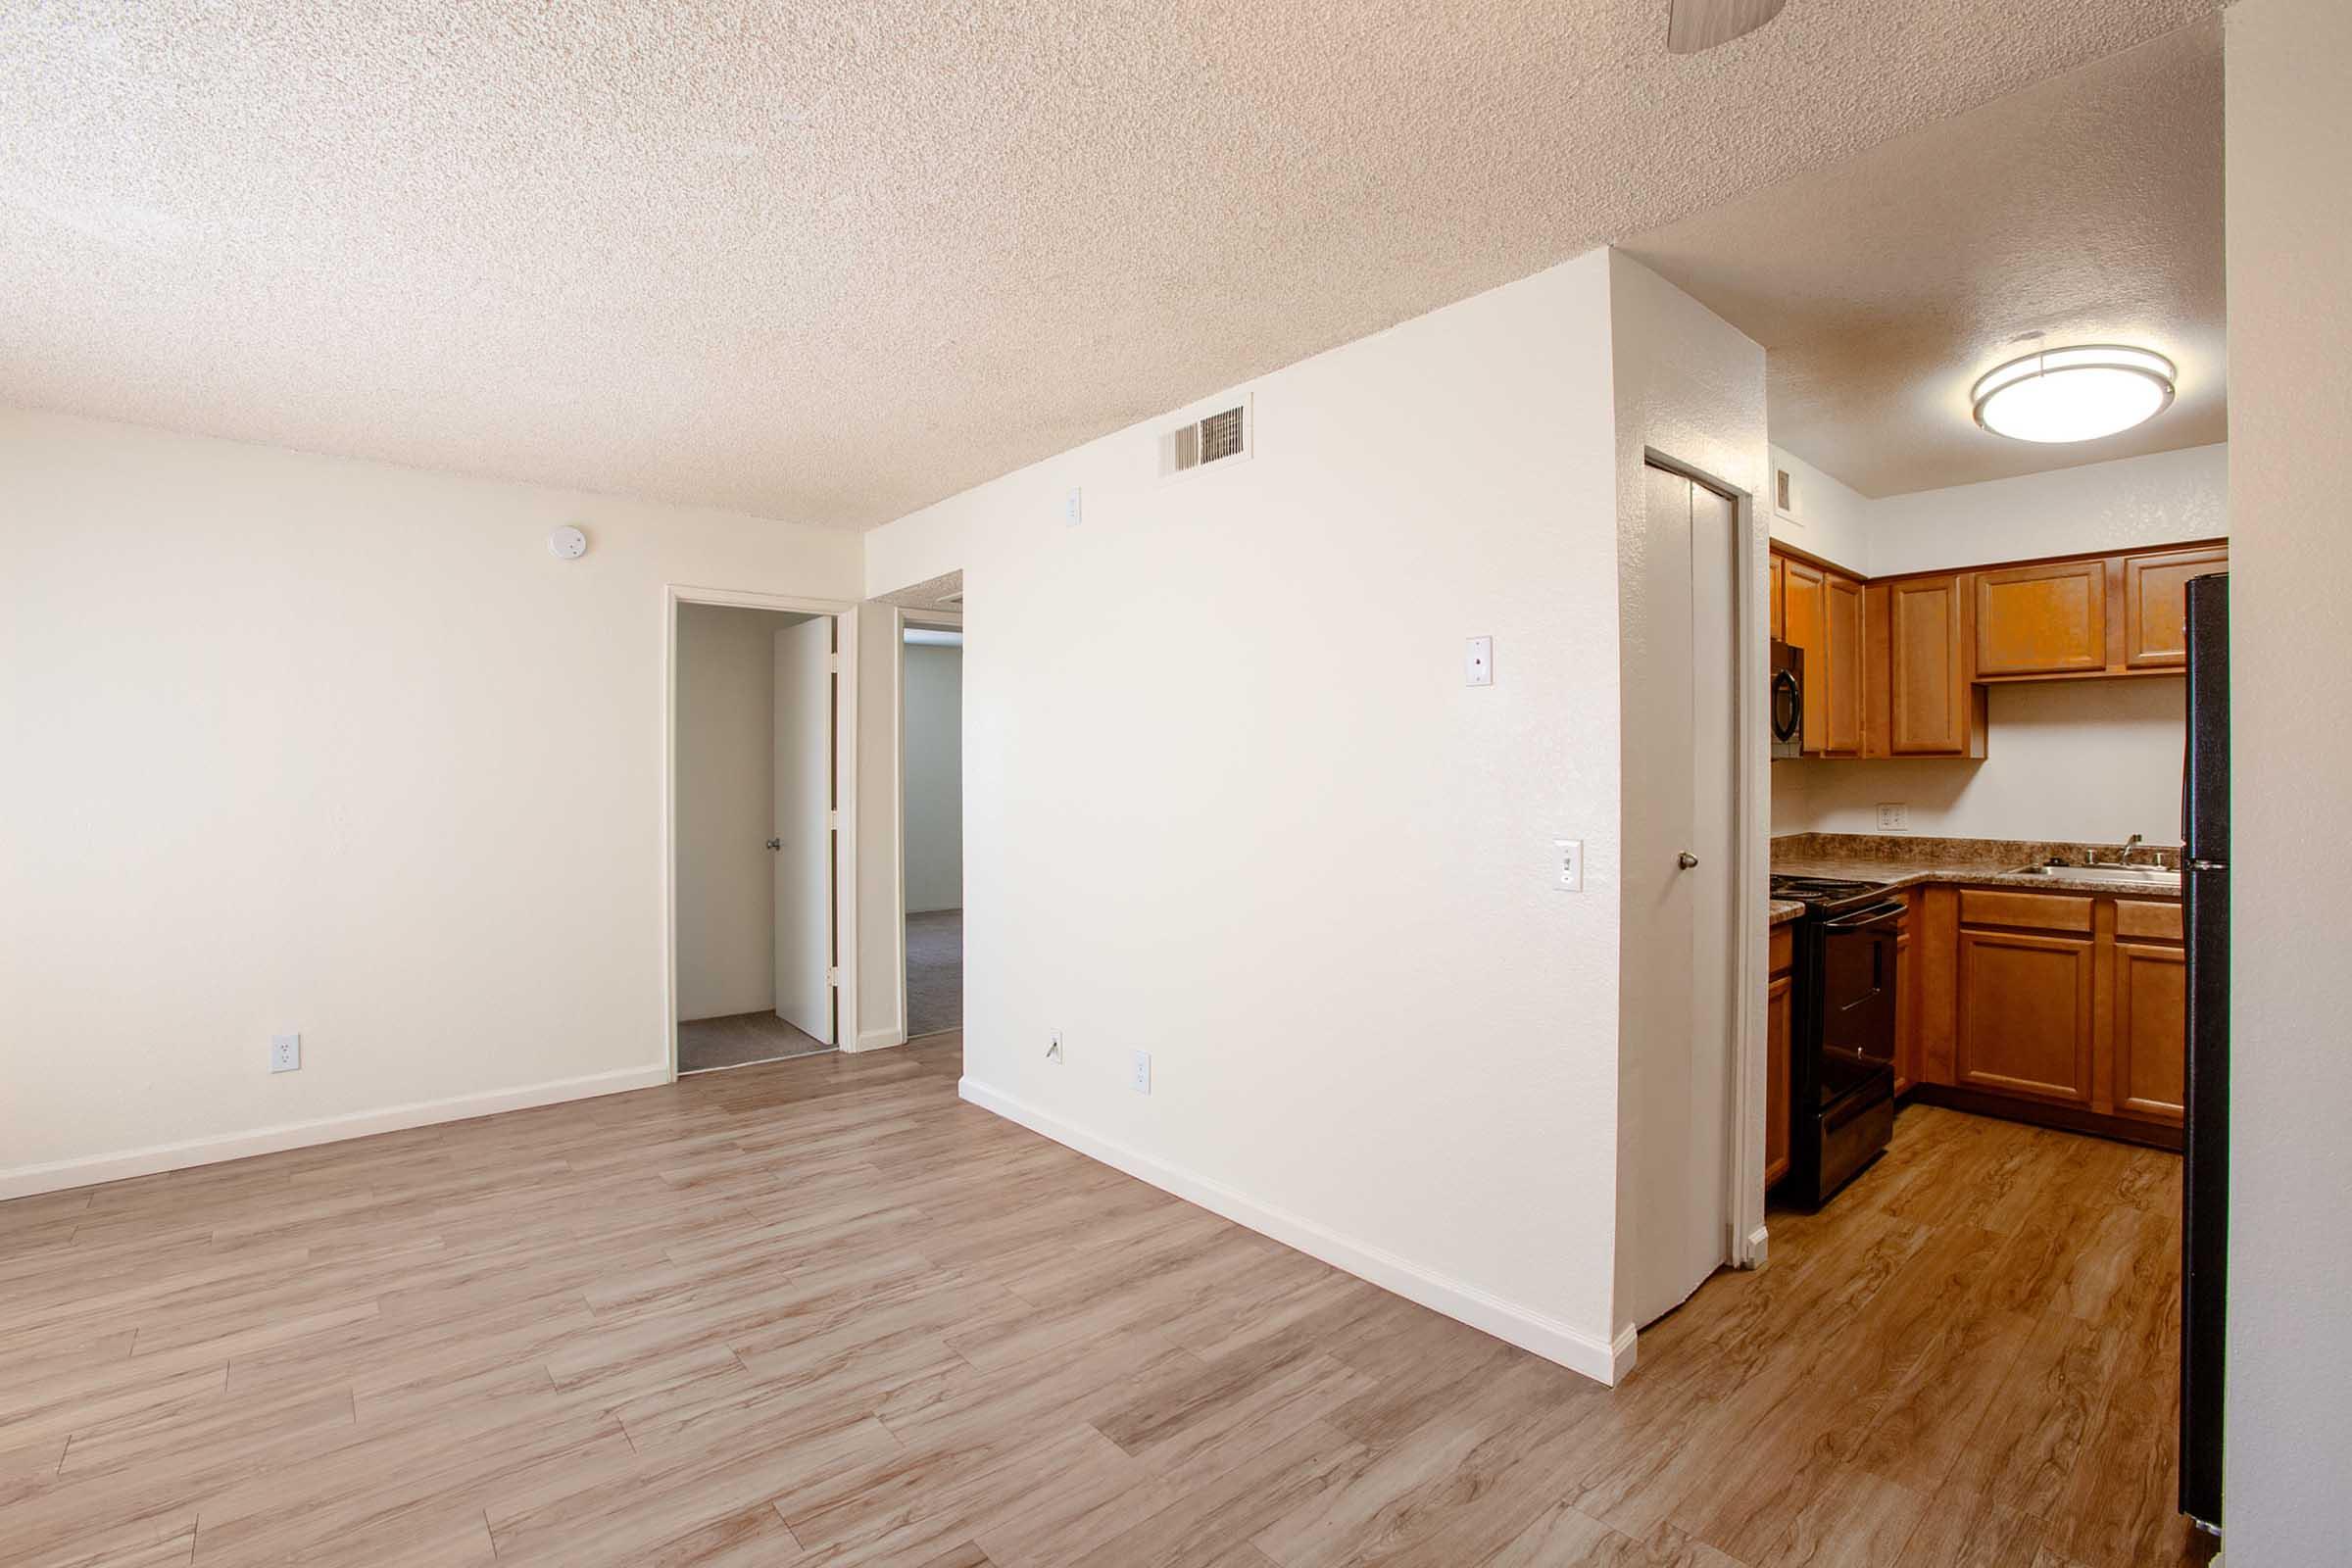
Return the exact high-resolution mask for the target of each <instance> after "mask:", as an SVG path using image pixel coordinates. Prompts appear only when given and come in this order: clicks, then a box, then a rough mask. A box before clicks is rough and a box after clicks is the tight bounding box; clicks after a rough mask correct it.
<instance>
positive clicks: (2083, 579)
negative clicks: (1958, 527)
mask: <svg viewBox="0 0 2352 1568" xmlns="http://www.w3.org/2000/svg"><path fill="white" fill-rule="evenodd" d="M1971 575H1973V576H1974V577H1975V579H1976V584H1977V602H1976V612H1977V647H1976V672H1977V675H1978V678H1980V679H1985V678H1988V677H1999V676H2005V675H2067V674H2089V673H2095V672H2097V671H2099V670H2103V669H2105V668H2106V667H2107V563H2106V562H2104V561H2059V562H2050V563H2045V564H2040V565H2033V566H2008V567H2003V568H2001V569H1999V570H1996V571H1979V572H1974V573H1972V574H1971Z"/></svg>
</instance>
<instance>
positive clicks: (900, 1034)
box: [844, 1027, 907, 1052]
mask: <svg viewBox="0 0 2352 1568" xmlns="http://www.w3.org/2000/svg"><path fill="white" fill-rule="evenodd" d="M906 1043H907V1031H906V1030H904V1029H899V1028H895V1027H894V1028H890V1029H867V1030H863V1031H861V1032H860V1033H859V1034H858V1038H857V1039H856V1040H855V1041H853V1042H852V1043H851V1044H850V1045H849V1046H847V1047H845V1048H844V1049H846V1050H848V1051H851V1052H859V1051H888V1050H889V1049H890V1048H891V1047H892V1046H903V1045H905V1044H906Z"/></svg>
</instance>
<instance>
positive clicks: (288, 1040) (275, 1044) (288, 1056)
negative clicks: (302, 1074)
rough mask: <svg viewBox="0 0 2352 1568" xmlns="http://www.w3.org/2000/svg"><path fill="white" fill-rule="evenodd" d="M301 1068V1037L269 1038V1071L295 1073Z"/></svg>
mask: <svg viewBox="0 0 2352 1568" xmlns="http://www.w3.org/2000/svg"><path fill="white" fill-rule="evenodd" d="M301 1066H302V1036H300V1035H271V1036H270V1071H271V1072H295V1071H298V1070H299V1069H300V1068H301Z"/></svg>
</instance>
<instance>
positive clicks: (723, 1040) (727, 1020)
mask: <svg viewBox="0 0 2352 1568" xmlns="http://www.w3.org/2000/svg"><path fill="white" fill-rule="evenodd" d="M832 1049H833V1048H832V1047H831V1046H828V1045H826V1044H825V1043H824V1042H823V1041H822V1040H817V1039H813V1038H811V1037H809V1036H808V1035H805V1034H803V1033H802V1032H801V1031H800V1030H798V1029H795V1028H794V1027H793V1026H792V1025H791V1024H788V1023H786V1022H785V1021H784V1020H783V1019H781V1018H779V1017H777V1016H776V1015H775V1014H774V1013H772V1012H738V1013H731V1014H729V1015H728V1016H726V1017H724V1018H696V1019H694V1020H693V1021H692V1022H689V1023H681V1024H679V1025H678V1071H680V1072H682V1073H687V1072H709V1071H710V1070H711V1068H713V1067H740V1066H742V1065H743V1064H744V1063H745V1062H748V1061H773V1060H775V1059H776V1058H777V1057H779V1056H807V1055H812V1054H815V1053H817V1052H819V1051H831V1050H832Z"/></svg>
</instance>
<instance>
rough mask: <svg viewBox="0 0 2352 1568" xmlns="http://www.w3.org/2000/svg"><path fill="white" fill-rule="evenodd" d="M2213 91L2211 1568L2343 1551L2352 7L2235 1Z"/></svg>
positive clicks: (2351, 777) (2350, 1151)
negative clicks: (2222, 289) (2225, 313)
mask: <svg viewBox="0 0 2352 1568" xmlns="http://www.w3.org/2000/svg"><path fill="white" fill-rule="evenodd" d="M2228 16H2229V23H2228V29H2229V30H2228V32H2227V35H2226V37H2227V54H2228V67H2227V69H2228V72H2229V170H2228V173H2229V405H2230V406H2229V423H2230V428H2231V431H2232V432H2233V440H2232V446H2233V448H2234V450H2233V452H2232V454H2231V459H2230V473H2229V513H2230V516H2231V517H2232V518H2233V519H2234V520H2235V523H2236V527H2235V529H2234V532H2233V536H2232V539H2231V542H2230V563H2229V567H2230V570H2229V579H2230V607H2229V626H2230V633H2229V635H2230V664H2231V667H2230V687H2231V703H2230V708H2231V728H2232V737H2231V746H2232V752H2233V757H2234V760H2235V765H2234V769H2233V771H2234V774H2235V778H2236V787H2235V791H2234V794H2233V797H2232V805H2233V820H2232V823H2231V829H2232V842H2231V846H2230V866H2231V870H2230V881H2231V885H2232V891H2231V904H2232V908H2233V910H2234V929H2233V931H2232V934H2231V941H2230V958H2231V982H2230V986H2231V989H2230V996H2231V1024H2230V1035H2231V1042H2232V1045H2231V1051H2230V1097H2231V1108H2230V1125H2231V1128H2232V1129H2233V1130H2232V1134H2231V1138H2230V1147H2229V1160H2230V1167H2229V1443H2228V1457H2227V1461H2226V1468H2227V1475H2226V1478H2225V1479H2226V1495H2227V1503H2226V1506H2225V1513H2226V1515H2227V1518H2226V1521H2225V1526H2226V1531H2227V1535H2226V1542H2227V1547H2228V1552H2227V1554H2228V1558H2229V1568H2302V1565H2304V1564H2314V1563H2323V1562H2340V1561H2342V1560H2343V1554H2344V1503H2343V1490H2344V1487H2343V1483H2344V1478H2345V1477H2346V1476H2348V1475H2352V1357H2348V1356H2346V1355H2345V1354H2344V1329H2345V1324H2346V1322H2347V1316H2348V1314H2352V1307H2348V1306H2347V1302H2352V1250H2347V1249H2346V1247H2345V1246H2344V1201H2345V1195H2346V1194H2347V1193H2352V1138H2347V1137H2346V1136H2345V1115H2346V1107H2348V1106H2352V1050H2347V1049H2346V1033H2347V1031H2346V1028H2345V1022H2344V987H2343V978H2342V972H2343V943H2344V931H2345V929H2346V927H2347V925H2352V918H2348V916H2347V906H2348V905H2352V888H2348V886H2347V884H2346V882H2345V880H2344V874H2343V864H2342V857H2341V856H2340V855H2339V854H2337V853H2336V851H2335V849H2334V847H2333V843H2332V840H2333V838H2334V836H2335V835H2336V833H2337V831H2338V829H2339V827H2340V825H2341V824H2342V823H2343V822H2345V821H2347V820H2352V683H2347V682H2346V681H2345V679H2344V678H2343V674H2342V670H2343V667H2344V664H2345V662H2346V656H2347V655H2348V654H2352V622H2347V620H2346V617H2345V614H2344V595H2343V587H2344V584H2345V583H2346V582H2348V581H2352V528H2348V527H2347V526H2346V523H2345V497H2346V496H2347V495H2352V391H2348V390H2347V385H2346V381H2345V373H2344V367H2345V366H2346V365H2347V364H2352V303H2348V302H2347V300H2346V297H2345V296H2346V288H2347V276H2346V270H2345V266H2344V258H2345V257H2346V256H2347V255H2352V208H2347V207H2346V205H2345V203H2344V201H2343V200H2342V195H2341V193H2342V192H2343V190H2344V189H2345V188H2346V186H2347V185H2348V184H2352V99H2347V98H2346V96H2345V93H2344V70H2345V65H2346V62H2347V61H2352V8H2347V7H2345V6H2344V5H2342V4H2341V3H2340V0H2239V3H2238V4H2237V5H2235V6H2233V7H2231V8H2230V10H2229V14H2228Z"/></svg>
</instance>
